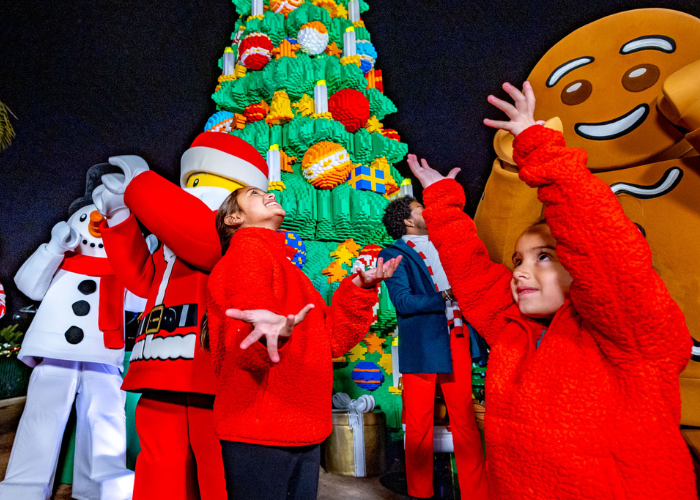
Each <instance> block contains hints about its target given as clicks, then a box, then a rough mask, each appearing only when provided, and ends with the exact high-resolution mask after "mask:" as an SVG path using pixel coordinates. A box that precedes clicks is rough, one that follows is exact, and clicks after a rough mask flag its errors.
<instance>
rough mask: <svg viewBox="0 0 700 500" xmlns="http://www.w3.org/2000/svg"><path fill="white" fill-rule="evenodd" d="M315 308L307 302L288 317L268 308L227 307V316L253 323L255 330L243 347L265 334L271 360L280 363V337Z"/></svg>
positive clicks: (244, 341) (289, 332)
mask: <svg viewBox="0 0 700 500" xmlns="http://www.w3.org/2000/svg"><path fill="white" fill-rule="evenodd" d="M313 308H314V305H313V304H307V305H305V306H304V308H303V309H302V310H301V311H299V313H298V314H296V315H294V314H290V315H289V316H286V317H285V316H280V315H279V314H275V313H273V312H272V311H268V310H266V309H251V310H248V311H241V310H240V309H227V310H226V316H228V317H229V318H233V319H238V320H241V321H243V322H245V323H250V324H252V325H253V331H252V332H250V335H248V336H247V337H246V338H245V339H243V342H241V349H248V347H250V346H251V345H253V344H254V343H256V342H257V341H258V340H260V338H261V337H263V336H264V337H265V340H266V344H267V353H268V354H269V355H270V361H272V362H273V363H279V360H280V355H279V352H278V351H277V347H278V345H279V338H280V337H289V336H290V335H291V334H292V331H293V330H294V327H295V326H297V325H298V324H299V323H301V322H302V321H304V318H306V315H307V314H308V313H309V311H310V310H311V309H313Z"/></svg>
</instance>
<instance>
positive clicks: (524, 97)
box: [484, 82, 544, 136]
mask: <svg viewBox="0 0 700 500" xmlns="http://www.w3.org/2000/svg"><path fill="white" fill-rule="evenodd" d="M503 90H505V91H506V92H507V93H508V95H509V96H511V97H512V98H513V101H514V104H515V105H513V104H510V103H509V102H506V101H503V100H501V99H499V98H498V97H496V96H493V95H490V96H489V97H488V101H489V102H490V103H491V104H493V105H494V106H496V107H497V108H498V109H500V110H501V111H503V112H504V113H505V114H507V115H508V118H510V121H509V122H506V121H500V120H491V119H489V118H485V119H484V125H487V126H489V127H493V128H500V129H503V130H506V131H508V132H510V133H511V134H513V135H514V136H516V135H518V134H519V133H520V132H522V131H523V130H525V129H526V128H528V127H531V126H532V125H544V121H542V120H539V121H535V117H534V114H535V93H534V92H533V91H532V85H530V82H525V83H523V91H522V92H520V91H519V90H518V89H517V88H515V87H513V86H512V85H511V84H510V83H508V82H506V83H504V84H503Z"/></svg>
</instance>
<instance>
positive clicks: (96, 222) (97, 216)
mask: <svg viewBox="0 0 700 500" xmlns="http://www.w3.org/2000/svg"><path fill="white" fill-rule="evenodd" d="M103 220H105V218H104V217H102V214H101V213H100V212H98V211H97V210H93V211H92V212H90V224H88V231H90V234H91V235H93V236H94V237H95V238H100V237H101V235H100V224H101V223H102V221H103Z"/></svg>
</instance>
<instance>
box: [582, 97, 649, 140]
mask: <svg viewBox="0 0 700 500" xmlns="http://www.w3.org/2000/svg"><path fill="white" fill-rule="evenodd" d="M648 115H649V105H648V104H640V105H639V106H637V107H636V108H634V109H633V110H632V111H629V112H628V113H625V114H624V115H622V116H619V117H617V118H614V119H612V120H609V121H607V122H598V123H577V124H576V125H575V126H574V130H575V131H576V133H577V134H578V135H580V136H581V137H583V138H584V139H590V140H592V141H609V140H611V139H617V138H618V137H622V136H623V135H626V134H629V133H630V132H632V131H633V130H634V129H636V128H637V127H639V126H640V125H641V124H642V122H643V121H644V120H645V119H646V117H647V116H648Z"/></svg>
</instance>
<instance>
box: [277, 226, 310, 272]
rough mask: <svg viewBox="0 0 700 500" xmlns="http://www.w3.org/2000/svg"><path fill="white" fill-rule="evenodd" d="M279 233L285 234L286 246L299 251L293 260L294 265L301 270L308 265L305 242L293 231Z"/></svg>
mask: <svg viewBox="0 0 700 500" xmlns="http://www.w3.org/2000/svg"><path fill="white" fill-rule="evenodd" d="M279 232H280V233H284V244H285V245H287V246H290V247H292V248H293V249H294V250H296V251H297V253H296V255H295V256H294V258H293V259H292V264H294V265H295V266H297V267H298V268H299V269H301V268H302V267H304V264H306V245H304V240H302V239H301V236H299V235H298V234H297V233H294V232H292V231H285V230H280V231H279Z"/></svg>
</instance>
